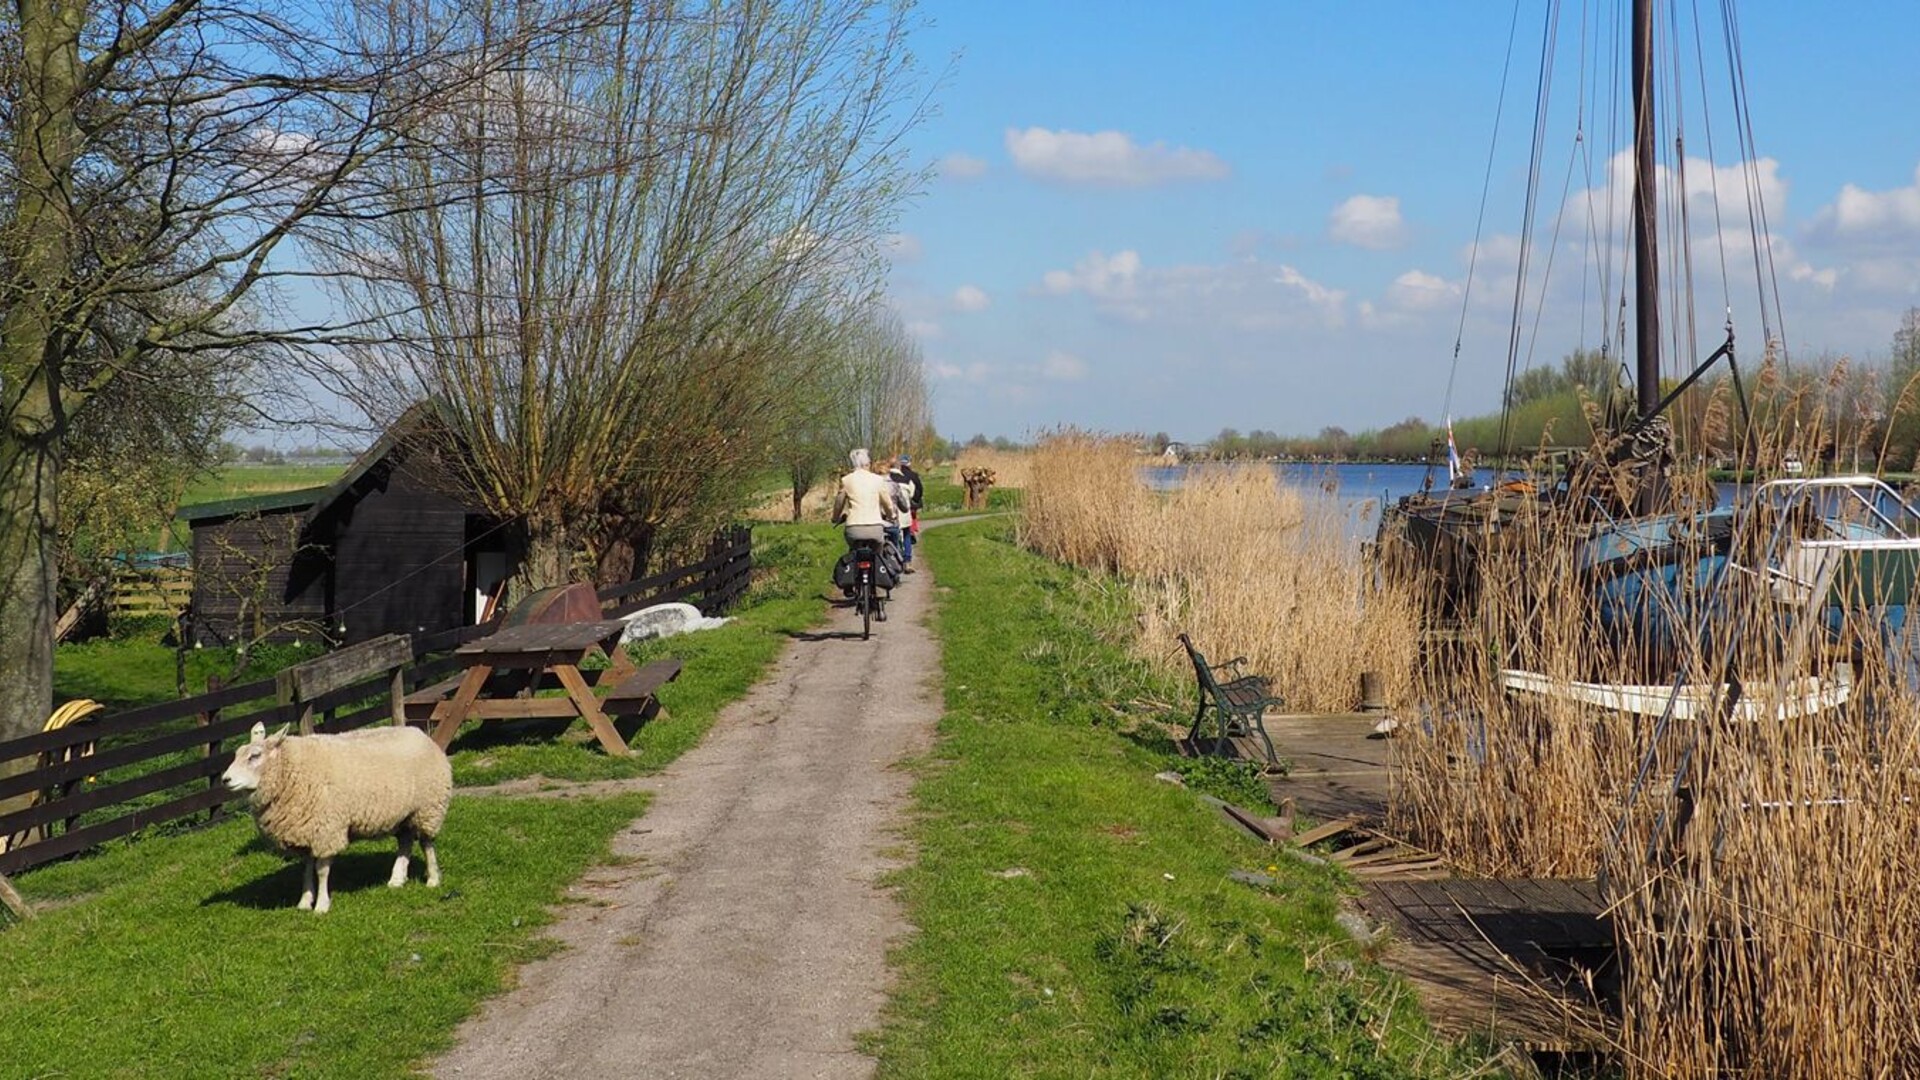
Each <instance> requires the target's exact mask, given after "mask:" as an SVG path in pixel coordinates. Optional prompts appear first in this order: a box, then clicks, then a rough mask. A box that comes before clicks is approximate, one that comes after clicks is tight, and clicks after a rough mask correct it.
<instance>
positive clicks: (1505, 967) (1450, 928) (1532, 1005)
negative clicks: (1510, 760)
mask: <svg viewBox="0 0 1920 1080" xmlns="http://www.w3.org/2000/svg"><path fill="white" fill-rule="evenodd" d="M1378 721H1379V717H1378V716H1377V715H1364V714H1357V713H1335V714H1325V715H1286V716H1278V715H1276V716H1269V717H1267V718H1266V728H1267V732H1268V734H1269V735H1271V736H1272V737H1273V742H1274V748H1275V750H1276V751H1277V752H1278V753H1279V755H1280V757H1281V758H1283V759H1284V760H1286V761H1288V762H1290V763H1291V766H1292V767H1291V769H1290V770H1289V771H1288V773H1287V775H1285V776H1276V777H1271V778H1270V779H1269V780H1268V787H1269V789H1270V790H1271V791H1272V793H1273V797H1274V800H1275V801H1276V802H1278V801H1280V800H1282V799H1292V800H1293V801H1294V805H1295V807H1296V808H1297V809H1298V811H1299V812H1300V813H1301V814H1302V815H1305V816H1310V817H1314V818H1318V819H1320V820H1322V821H1326V822H1344V823H1345V827H1347V828H1353V827H1358V828H1361V829H1369V828H1373V829H1377V828H1382V827H1384V826H1385V824H1386V816H1387V805H1388V790H1389V778H1388V769H1387V766H1388V762H1389V759H1390V757H1391V754H1392V746H1391V743H1390V742H1389V740H1386V739H1380V738H1373V737H1371V736H1372V734H1373V728H1374V725H1375V724H1376V723H1377V722H1378ZM1236 753H1237V754H1239V755H1240V756H1243V757H1248V758H1250V759H1253V760H1259V757H1258V756H1257V754H1258V751H1257V750H1254V748H1251V747H1249V748H1240V747H1236ZM1374 850H1379V849H1369V850H1367V851H1353V852H1351V853H1350V854H1349V855H1348V857H1347V858H1346V859H1345V860H1342V861H1344V862H1345V863H1346V865H1347V866H1348V867H1349V868H1350V869H1351V870H1352V871H1353V872H1354V873H1355V874H1356V876H1359V877H1360V879H1361V887H1362V893H1361V906H1362V907H1363V908H1364V909H1365V910H1366V912H1367V914H1368V915H1369V916H1370V917H1371V918H1372V919H1373V920H1374V921H1376V922H1379V923H1383V924H1385V925H1386V926H1388V927H1389V928H1391V931H1392V934H1391V939H1390V940H1391V943H1390V944H1389V945H1388V946H1387V948H1386V950H1385V952H1384V953H1383V954H1382V957H1381V959H1382V962H1383V963H1385V964H1386V966H1387V967H1389V968H1391V969H1393V970H1395V971H1398V972H1400V973H1401V974H1402V975H1404V976H1406V978H1407V979H1408V981H1410V982H1411V983H1412V984H1413V985H1414V987H1415V988H1416V990H1417V991H1418V993H1419V995H1420V999H1421V1003H1422V1005H1423V1006H1424V1008H1425V1009H1426V1011H1427V1015H1428V1016H1429V1017H1430V1018H1431V1019H1432V1021H1433V1023H1434V1024H1435V1026H1436V1027H1438V1028H1439V1029H1440V1030H1442V1031H1446V1032H1449V1033H1452V1034H1455V1035H1470V1034H1471V1035H1486V1036H1490V1037H1492V1038H1494V1039H1497V1040H1500V1041H1503V1042H1508V1043H1512V1044H1515V1045H1517V1046H1520V1047H1522V1048H1524V1049H1527V1050H1540V1051H1555V1052H1577V1051H1583V1050H1593V1049H1599V1048H1604V1047H1606V1046H1607V1045H1609V1039H1608V1036H1607V1030H1608V1027H1609V1023H1610V1022H1609V1020H1608V1018H1607V1016H1606V1014H1605V1013H1604V1012H1603V1011H1602V1010H1601V1009H1600V1008H1599V1007H1598V1006H1597V1005H1596V1004H1595V1003H1594V1002H1593V1001H1592V1000H1591V999H1590V997H1589V995H1588V994H1587V992H1586V990H1585V988H1584V985H1583V979H1582V977H1581V975H1580V973H1579V971H1578V970H1577V969H1576V968H1575V967H1573V966H1572V965H1571V964H1570V963H1569V960H1570V959H1581V960H1584V961H1586V962H1589V963H1604V961H1605V957H1606V955H1607V953H1608V952H1609V950H1610V949H1611V948H1612V944H1613V939H1612V935H1611V931H1610V929H1609V928H1608V927H1607V925H1606V924H1605V922H1603V921H1602V920H1601V919H1600V911H1601V907H1602V902H1601V899H1600V896H1599V891H1598V889H1597V888H1596V887H1595V885H1594V883H1593V882H1591V881H1542V880H1527V879H1513V880H1492V879H1474V878H1454V877H1446V876H1442V875H1444V873H1445V870H1444V866H1440V865H1434V866H1427V865H1425V864H1422V865H1421V867H1420V873H1419V874H1418V877H1419V878H1421V880H1405V879H1402V880H1393V879H1373V878H1369V877H1367V876H1365V874H1366V871H1368V870H1369V869H1371V868H1372V867H1371V865H1370V864H1367V863H1366V862H1364V860H1365V859H1367V858H1368V857H1369V855H1370V854H1371V852H1372V851H1374Z"/></svg>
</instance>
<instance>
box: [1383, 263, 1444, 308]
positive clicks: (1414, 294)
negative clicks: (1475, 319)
mask: <svg viewBox="0 0 1920 1080" xmlns="http://www.w3.org/2000/svg"><path fill="white" fill-rule="evenodd" d="M1387 297H1388V299H1390V300H1392V301H1393V302H1394V304H1395V305H1396V306H1398V307H1400V308H1403V309H1405V310H1408V311H1431V310H1433V309H1435V308H1439V307H1444V306H1448V305H1451V304H1452V303H1453V302H1454V301H1455V300H1457V299H1459V297H1460V286H1459V285H1457V284H1455V283H1454V282H1451V281H1448V280H1447V279H1445V278H1443V277H1439V276H1437V275H1434V274H1429V273H1427V272H1426V271H1424V270H1409V271H1407V272H1406V273H1404V274H1401V275H1400V276H1399V277H1397V278H1394V279H1393V284H1392V285H1390V286H1388V288H1387Z"/></svg>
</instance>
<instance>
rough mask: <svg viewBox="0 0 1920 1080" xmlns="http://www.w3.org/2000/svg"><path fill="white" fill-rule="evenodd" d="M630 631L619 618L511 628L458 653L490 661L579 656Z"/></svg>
mask: <svg viewBox="0 0 1920 1080" xmlns="http://www.w3.org/2000/svg"><path fill="white" fill-rule="evenodd" d="M626 628H627V624H626V623H624V622H621V621H620V620H619V619H601V620H599V621H597V622H580V623H531V624H527V625H523V626H509V627H507V628H506V629H504V630H501V631H500V632H499V633H496V634H493V635H490V636H488V637H485V638H481V639H480V640H479V641H470V642H468V643H466V644H465V645H462V646H460V647H459V648H458V649H455V650H454V652H455V653H456V654H457V655H460V656H486V657H487V658H488V659H489V660H491V659H492V658H494V657H496V656H502V655H510V654H516V653H546V652H552V653H566V652H572V653H579V652H583V651H585V650H587V649H591V648H593V647H595V646H597V645H599V644H600V643H601V642H603V641H606V640H607V639H609V638H613V637H618V636H619V635H620V634H621V632H623V631H624V630H626Z"/></svg>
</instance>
